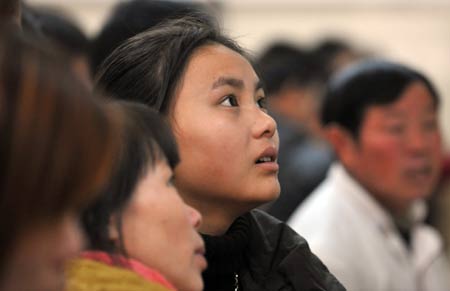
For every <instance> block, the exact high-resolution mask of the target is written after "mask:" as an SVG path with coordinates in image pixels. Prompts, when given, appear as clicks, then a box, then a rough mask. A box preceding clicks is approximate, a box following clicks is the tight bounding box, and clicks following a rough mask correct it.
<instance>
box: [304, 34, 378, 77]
mask: <svg viewBox="0 0 450 291" xmlns="http://www.w3.org/2000/svg"><path fill="white" fill-rule="evenodd" d="M311 53H312V54H313V55H314V58H316V59H317V60H318V61H319V62H320V64H321V66H322V68H323V70H324V73H325V78H326V80H329V79H330V78H331V77H332V75H333V74H334V73H336V72H338V71H340V70H342V69H344V68H345V67H346V66H348V65H351V64H353V63H355V62H358V61H362V60H364V59H367V58H369V57H370V55H371V54H370V53H369V52H366V51H363V50H361V49H359V48H356V47H354V46H353V45H351V44H349V43H347V42H346V41H344V40H342V39H339V38H336V37H327V38H324V39H322V40H321V41H320V42H319V43H318V44H317V45H316V46H315V47H314V48H313V49H312V52H311Z"/></svg>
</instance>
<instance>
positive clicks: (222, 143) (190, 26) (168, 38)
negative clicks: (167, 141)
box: [97, 16, 280, 234]
mask: <svg viewBox="0 0 450 291" xmlns="http://www.w3.org/2000/svg"><path fill="white" fill-rule="evenodd" d="M97 83H98V84H97V85H98V86H99V87H101V88H102V89H103V90H106V92H108V93H109V94H112V95H114V96H116V97H117V98H120V99H125V100H135V101H138V102H141V103H144V104H147V105H148V106H150V107H153V108H155V109H156V110H158V111H159V112H162V113H163V114H165V115H166V116H167V117H168V120H169V122H170V125H171V126H172V129H173V130H174V133H175V136H176V139H177V142H178V144H179V148H180V157H181V162H180V165H179V166H178V167H177V168H176V170H175V176H176V179H175V184H176V186H177V188H178V189H179V191H180V194H181V195H182V196H183V198H184V199H185V200H186V202H187V203H188V204H190V205H193V206H194V207H196V208H197V209H199V210H200V212H201V213H202V214H203V217H204V224H203V225H202V227H201V231H202V232H205V233H211V234H215V233H221V232H224V231H225V230H226V229H227V228H228V226H229V225H230V223H231V222H232V221H233V220H234V219H235V218H236V217H237V216H239V215H241V214H243V213H244V212H246V211H248V210H250V209H252V208H253V207H255V206H258V205H260V204H262V203H264V202H268V201H270V200H273V199H275V198H276V197H277V196H278V194H279V191H280V187H279V183H278V179H277V172H278V164H277V163H276V158H277V151H278V143H279V141H278V133H277V130H276V124H275V121H274V120H273V119H272V118H271V117H269V115H268V114H267V109H266V102H265V95H264V90H263V88H262V85H261V82H260V80H259V77H258V76H257V74H256V73H255V71H254V69H253V67H252V65H251V64H250V62H249V61H248V60H247V58H246V57H245V56H244V52H243V51H242V49H241V48H240V47H239V46H238V45H237V44H236V43H234V42H233V41H232V40H231V39H229V38H227V37H225V36H224V35H223V34H221V32H220V31H219V29H218V28H217V27H216V26H215V25H214V23H213V22H212V21H210V20H209V19H208V18H207V17H203V16H190V17H184V18H180V19H176V20H172V21H169V22H166V23H165V24H163V25H161V26H159V27H157V28H154V29H151V30H148V31H146V32H144V33H142V34H139V35H137V36H136V37H134V38H132V39H130V40H129V41H127V42H125V43H124V44H123V45H121V46H120V47H119V48H117V49H116V50H115V51H114V52H113V53H112V54H111V55H110V56H109V57H108V58H107V59H106V61H105V62H104V63H103V66H102V68H101V69H100V73H99V76H98V78H97Z"/></svg>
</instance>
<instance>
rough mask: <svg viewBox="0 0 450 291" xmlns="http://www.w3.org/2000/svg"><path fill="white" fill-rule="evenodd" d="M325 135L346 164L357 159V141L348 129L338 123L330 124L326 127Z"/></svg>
mask: <svg viewBox="0 0 450 291" xmlns="http://www.w3.org/2000/svg"><path fill="white" fill-rule="evenodd" d="M324 132H325V137H326V139H327V140H328V142H329V143H330V144H331V145H332V146H333V149H334V151H335V153H336V155H337V157H338V158H339V160H340V161H341V163H342V164H343V165H345V166H350V165H352V164H353V163H354V161H355V159H357V155H356V154H357V150H358V149H357V145H356V143H357V141H355V138H354V137H353V136H352V135H351V134H350V132H349V131H348V130H346V129H345V128H343V127H342V126H339V125H337V124H331V125H328V126H327V127H326V128H325V129H324Z"/></svg>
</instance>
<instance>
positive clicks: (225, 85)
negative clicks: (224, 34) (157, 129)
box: [170, 44, 280, 214]
mask: <svg viewBox="0 0 450 291" xmlns="http://www.w3.org/2000/svg"><path fill="white" fill-rule="evenodd" d="M170 110H171V111H170V121H171V124H172V128H173V130H174V133H175V136H176V139H177V142H178V145H179V149H180V156H181V163H180V164H179V165H178V167H177V168H176V170H175V177H176V179H175V182H176V185H177V188H178V189H179V191H180V193H181V194H182V195H183V197H185V199H187V201H188V203H191V202H193V201H194V203H193V204H192V205H201V206H202V207H204V205H206V204H210V205H211V204H216V205H217V207H221V208H227V209H229V210H233V211H236V210H237V211H238V212H245V211H248V210H249V209H251V208H253V207H255V206H257V205H260V204H262V203H264V202H268V201H271V200H273V199H275V198H276V197H277V196H278V194H279V192H280V185H279V183H278V164H277V153H278V146H279V139H278V132H277V129H276V123H275V121H274V120H273V119H272V118H271V117H270V116H269V115H268V114H267V109H266V99H265V95H264V91H263V89H262V86H261V83H260V80H259V78H258V76H257V75H256V73H255V71H254V70H253V67H252V66H251V65H250V63H249V62H248V61H247V60H246V59H245V58H244V57H242V56H241V55H240V54H239V53H237V52H235V51H233V50H231V49H229V48H227V47H225V46H222V45H219V44H211V45H205V46H203V47H200V48H198V49H197V50H196V51H195V52H194V53H193V55H192V56H191V58H190V60H189V62H188V64H187V66H186V69H185V72H184V75H183V76H182V78H181V80H180V83H179V84H178V87H177V90H176V92H175V96H174V103H173V104H172V107H171V109H170ZM199 209H204V208H199ZM238 214H239V213H238Z"/></svg>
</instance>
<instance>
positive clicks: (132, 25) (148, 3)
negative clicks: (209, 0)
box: [90, 0, 203, 75]
mask: <svg viewBox="0 0 450 291" xmlns="http://www.w3.org/2000/svg"><path fill="white" fill-rule="evenodd" d="M201 10H203V7H202V6H201V5H200V4H196V3H187V2H184V1H183V2H174V1H167V0H164V1H160V0H133V1H127V2H123V3H120V4H118V5H117V6H116V7H115V8H114V10H113V12H112V14H111V16H110V17H109V19H108V20H107V22H106V23H105V25H104V26H103V28H102V29H101V30H100V32H99V33H98V34H97V36H96V37H95V38H94V39H93V40H92V43H91V49H90V65H91V71H92V73H93V75H95V74H96V73H97V70H98V68H99V66H100V64H101V63H102V62H103V61H104V60H105V59H106V57H107V56H108V55H109V54H110V53H111V52H112V51H113V50H114V49H115V48H116V47H118V46H119V45H120V44H122V43H123V42H124V41H125V40H127V39H128V38H130V37H133V36H135V35H137V34H138V33H141V32H143V31H145V30H147V29H149V28H151V27H153V26H155V25H157V24H159V23H160V22H161V21H163V20H165V19H168V18H172V17H175V16H181V15H186V14H189V13H192V12H195V11H201Z"/></svg>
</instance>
